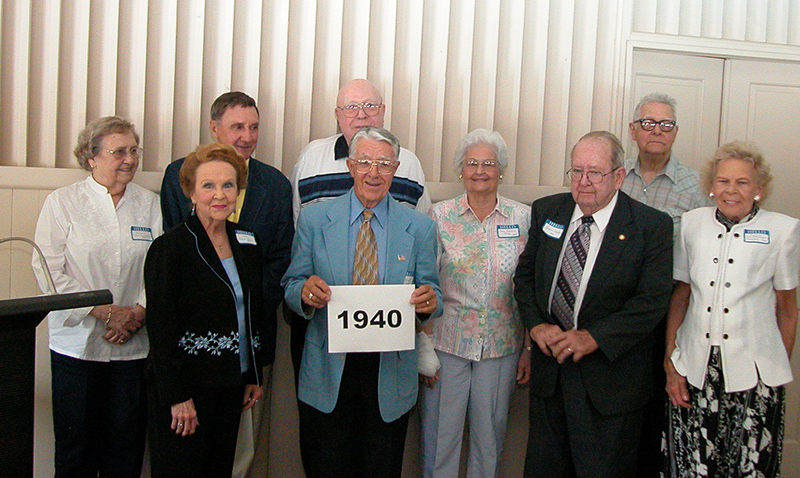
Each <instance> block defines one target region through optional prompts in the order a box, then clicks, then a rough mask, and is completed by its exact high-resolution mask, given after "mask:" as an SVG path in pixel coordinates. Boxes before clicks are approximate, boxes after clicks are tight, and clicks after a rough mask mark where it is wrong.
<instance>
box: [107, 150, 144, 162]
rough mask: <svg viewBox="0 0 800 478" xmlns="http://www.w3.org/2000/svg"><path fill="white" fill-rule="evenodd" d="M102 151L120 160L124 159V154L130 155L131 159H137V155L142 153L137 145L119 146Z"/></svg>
mask: <svg viewBox="0 0 800 478" xmlns="http://www.w3.org/2000/svg"><path fill="white" fill-rule="evenodd" d="M103 151H105V152H107V153H111V154H112V155H114V157H115V158H117V159H118V160H120V161H122V160H123V159H125V156H127V155H130V156H131V158H133V159H139V156H141V155H142V152H143V151H144V150H143V149H142V148H140V147H138V146H134V147H132V148H130V149H129V148H119V149H103Z"/></svg>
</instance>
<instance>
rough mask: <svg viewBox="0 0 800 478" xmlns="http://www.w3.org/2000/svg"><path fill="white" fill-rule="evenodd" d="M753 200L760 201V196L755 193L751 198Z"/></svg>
mask: <svg viewBox="0 0 800 478" xmlns="http://www.w3.org/2000/svg"><path fill="white" fill-rule="evenodd" d="M753 201H756V202H758V201H761V196H759V195H758V194H756V197H754V198H753Z"/></svg>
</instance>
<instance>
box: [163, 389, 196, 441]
mask: <svg viewBox="0 0 800 478" xmlns="http://www.w3.org/2000/svg"><path fill="white" fill-rule="evenodd" d="M171 411H172V423H171V424H170V429H172V430H175V434H176V435H181V436H184V437H185V436H189V435H194V431H195V428H197V427H198V426H199V425H200V421H199V420H198V419H197V410H195V408H194V400H192V399H191V398H190V399H189V400H187V401H185V402H181V403H176V404H174V405H172V407H171Z"/></svg>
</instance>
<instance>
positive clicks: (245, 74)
mask: <svg viewBox="0 0 800 478" xmlns="http://www.w3.org/2000/svg"><path fill="white" fill-rule="evenodd" d="M0 5H1V8H0V55H1V56H2V58H0V59H1V60H2V61H0V110H2V111H3V113H4V114H3V118H2V121H0V152H1V153H0V166H16V167H37V168H77V167H78V166H77V162H76V160H75V158H74V157H73V156H72V153H71V150H72V148H73V146H74V142H75V138H76V137H77V134H78V132H79V131H80V129H81V128H82V127H83V126H84V125H85V124H86V122H87V121H89V120H91V119H94V118H97V117H100V116H103V115H109V114H119V115H122V116H125V117H127V118H129V119H131V120H132V121H133V122H134V123H135V124H136V125H137V129H138V131H139V133H140V134H141V136H142V139H143V143H142V146H143V148H144V150H145V154H144V157H143V160H142V165H141V169H142V170H143V171H151V172H160V171H162V170H163V168H164V167H165V166H166V165H167V164H168V163H169V162H170V161H171V160H173V159H175V158H178V157H182V156H184V155H185V154H186V153H188V152H189V151H191V150H192V149H194V148H195V147H196V146H197V145H198V144H200V143H202V142H206V141H209V140H210V136H209V133H208V121H209V117H208V109H209V107H210V104H211V102H212V101H213V99H214V98H215V97H216V96H218V95H219V94H221V93H223V92H225V91H228V90H232V89H233V90H242V91H245V92H246V93H248V94H250V95H251V96H253V97H254V98H256V101H257V102H258V105H259V110H260V112H261V129H260V139H259V145H258V149H257V151H256V156H257V157H258V158H259V159H261V160H263V161H265V162H268V163H270V164H273V165H274V166H276V167H278V168H280V169H282V170H283V171H284V172H285V173H286V174H287V175H288V174H290V172H291V169H292V165H293V164H294V161H295V159H296V157H297V154H298V153H299V151H300V149H301V148H302V147H303V146H304V145H305V144H306V143H308V142H309V141H310V140H311V139H314V138H318V137H323V136H328V135H330V134H333V133H334V132H335V131H336V122H335V117H334V114H333V108H334V106H335V102H336V93H337V91H338V89H339V87H340V86H341V85H342V84H343V83H344V82H346V81H347V80H349V79H352V78H359V77H366V78H368V79H370V80H371V81H373V82H374V83H375V84H376V85H377V86H378V88H379V89H380V90H381V91H382V92H383V94H384V100H385V102H386V104H387V117H386V127H388V128H389V129H391V130H392V131H393V132H394V133H395V134H396V135H397V136H398V137H399V138H400V140H401V143H402V144H403V145H404V146H406V147H408V148H409V149H411V150H413V151H415V152H416V153H417V155H418V156H419V158H420V160H421V161H422V164H423V167H424V169H425V173H426V175H427V177H428V180H429V181H433V182H451V181H456V175H455V173H454V172H453V170H452V167H451V159H452V155H453V151H454V149H455V147H456V145H457V143H458V141H459V139H460V138H461V137H462V136H463V135H464V134H465V133H467V132H468V131H470V130H472V129H474V128H478V127H485V128H490V129H496V130H498V131H500V132H501V133H502V135H503V137H504V138H505V139H506V141H507V143H508V145H509V151H510V167H509V169H508V171H507V172H506V176H505V179H504V181H505V182H506V183H507V184H517V185H550V186H560V185H562V184H563V179H564V175H563V172H564V170H565V164H566V160H567V157H566V156H567V152H568V150H569V147H570V146H571V145H572V144H573V143H574V142H575V141H576V140H577V138H578V137H580V136H581V135H582V134H584V133H585V132H587V131H589V130H591V129H608V130H611V131H613V132H617V133H620V132H622V131H623V129H622V128H623V124H624V121H623V118H621V117H620V111H621V102H622V95H623V92H624V85H623V84H622V83H623V80H624V78H622V76H623V75H621V74H620V73H619V72H620V71H622V68H623V67H624V65H622V64H621V63H622V62H624V61H625V54H624V51H625V45H624V39H625V38H626V37H627V36H629V35H630V34H631V33H633V32H640V33H652V34H660V35H677V36H684V37H698V38H710V39H724V40H745V41H750V42H763V43H773V44H779V45H795V46H797V45H800V0H641V1H634V0H552V1H540V0H527V1H525V0H290V1H287V0H61V1H59V0H0Z"/></svg>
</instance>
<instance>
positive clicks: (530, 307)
mask: <svg viewBox="0 0 800 478" xmlns="http://www.w3.org/2000/svg"><path fill="white" fill-rule="evenodd" d="M571 158H572V168H571V169H570V170H569V171H568V172H567V174H568V177H569V179H570V186H571V193H564V194H556V195H554V196H549V197H545V198H542V199H539V200H537V201H535V202H534V203H533V206H532V212H531V229H530V233H529V235H528V243H527V245H526V246H525V250H524V252H523V253H522V255H521V256H520V258H519V265H518V266H517V271H516V276H515V279H514V283H515V291H514V296H515V298H516V299H517V303H518V305H519V311H520V317H521V319H522V321H523V323H524V324H525V326H526V327H527V328H528V329H529V331H530V335H531V338H532V339H533V341H534V342H535V345H534V347H533V351H532V353H531V379H530V416H529V417H530V423H531V426H530V432H529V436H528V451H527V456H526V461H525V476H526V477H562V476H579V477H594V478H602V477H608V478H612V477H613V478H618V477H630V476H633V475H634V471H635V464H636V449H637V444H638V442H639V433H640V430H641V426H642V407H643V406H644V404H645V402H646V401H647V399H648V397H649V396H650V395H651V393H652V385H651V380H652V377H651V375H652V370H651V365H650V364H651V360H652V353H653V340H654V338H653V328H654V327H655V326H656V324H657V323H658V321H659V320H661V319H662V318H663V317H664V315H665V314H666V311H667V307H668V305H669V298H670V295H671V292H672V276H671V274H672V240H671V239H672V221H670V219H669V217H668V216H667V215H666V214H664V213H662V212H659V211H657V210H655V209H653V208H651V207H649V206H645V205H643V204H641V203H640V202H638V201H635V200H633V199H631V198H630V197H629V196H628V195H627V194H625V193H623V192H620V191H619V189H620V187H621V186H622V181H623V179H624V178H625V168H624V167H623V158H624V151H623V149H622V145H621V144H620V142H619V140H618V139H617V138H616V137H615V136H614V135H613V134H611V133H608V132H606V131H596V132H592V133H589V134H587V135H585V136H584V137H583V138H581V139H580V141H578V143H577V144H576V145H575V146H574V147H573V148H572V153H571Z"/></svg>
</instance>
